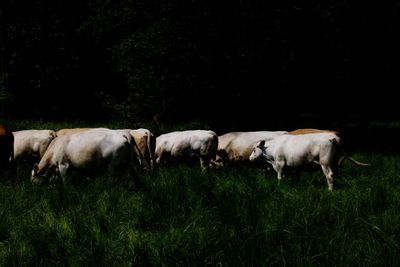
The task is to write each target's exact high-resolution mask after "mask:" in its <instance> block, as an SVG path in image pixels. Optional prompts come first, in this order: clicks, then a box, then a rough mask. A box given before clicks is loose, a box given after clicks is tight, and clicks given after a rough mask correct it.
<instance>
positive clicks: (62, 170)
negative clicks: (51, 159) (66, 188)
mask: <svg viewBox="0 0 400 267" xmlns="http://www.w3.org/2000/svg"><path fill="white" fill-rule="evenodd" d="M68 168H69V164H68V163H60V164H58V168H56V171H55V175H56V176H57V175H59V176H60V177H61V180H62V181H63V183H65V182H66V181H67V173H68Z"/></svg>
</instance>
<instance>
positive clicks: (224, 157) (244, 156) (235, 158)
mask: <svg viewBox="0 0 400 267" xmlns="http://www.w3.org/2000/svg"><path fill="white" fill-rule="evenodd" d="M282 134H287V132H286V131H257V132H230V133H226V134H224V135H221V136H218V150H217V160H216V162H218V163H217V164H221V163H222V162H224V161H230V162H246V161H249V157H250V154H251V152H252V151H253V147H254V145H255V144H256V143H257V142H258V141H260V140H265V141H268V140H271V139H272V138H274V137H277V136H279V135H282Z"/></svg>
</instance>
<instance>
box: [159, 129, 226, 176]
mask: <svg viewBox="0 0 400 267" xmlns="http://www.w3.org/2000/svg"><path fill="white" fill-rule="evenodd" d="M217 148H218V136H217V134H216V133H214V132H213V131H207V130H189V131H177V132H171V133H166V134H162V135H160V136H159V137H157V138H156V152H155V158H156V164H160V163H161V162H163V161H165V160H166V159H167V158H169V159H175V160H186V159H191V158H199V159H200V166H201V168H202V170H205V169H207V168H208V167H209V164H210V161H211V160H212V159H215V156H216V152H217Z"/></svg>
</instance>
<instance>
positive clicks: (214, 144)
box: [207, 132, 218, 161]
mask: <svg viewBox="0 0 400 267" xmlns="http://www.w3.org/2000/svg"><path fill="white" fill-rule="evenodd" d="M217 150H218V135H217V134H216V133H214V132H212V141H211V142H209V144H208V147H207V153H208V154H210V153H211V160H212V161H215V160H216V158H217Z"/></svg>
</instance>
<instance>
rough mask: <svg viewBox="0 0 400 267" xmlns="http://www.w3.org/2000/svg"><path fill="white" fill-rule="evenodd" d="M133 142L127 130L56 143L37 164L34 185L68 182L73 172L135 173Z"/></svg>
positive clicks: (61, 138)
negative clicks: (52, 179)
mask: <svg viewBox="0 0 400 267" xmlns="http://www.w3.org/2000/svg"><path fill="white" fill-rule="evenodd" d="M134 142H135V141H134V139H133V138H132V136H131V135H130V134H128V133H127V132H126V131H116V130H109V129H104V128H103V129H93V130H88V131H84V132H78V133H75V134H70V135H62V136H59V137H57V138H55V139H54V140H53V142H51V144H50V146H49V147H48V149H47V151H46V153H45V154H44V156H43V157H42V159H41V160H40V162H39V164H35V165H34V167H33V170H32V176H31V182H33V183H41V182H42V181H43V180H44V179H45V178H50V177H52V176H59V177H61V178H62V180H63V181H65V179H66V177H68V176H69V174H70V171H71V170H75V171H77V172H81V173H82V172H83V173H89V174H90V173H99V172H100V171H109V172H110V173H111V174H114V175H120V174H121V173H122V174H129V175H131V174H134V169H133V162H135V161H136V160H137V159H135V154H136V150H135V144H134Z"/></svg>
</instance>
